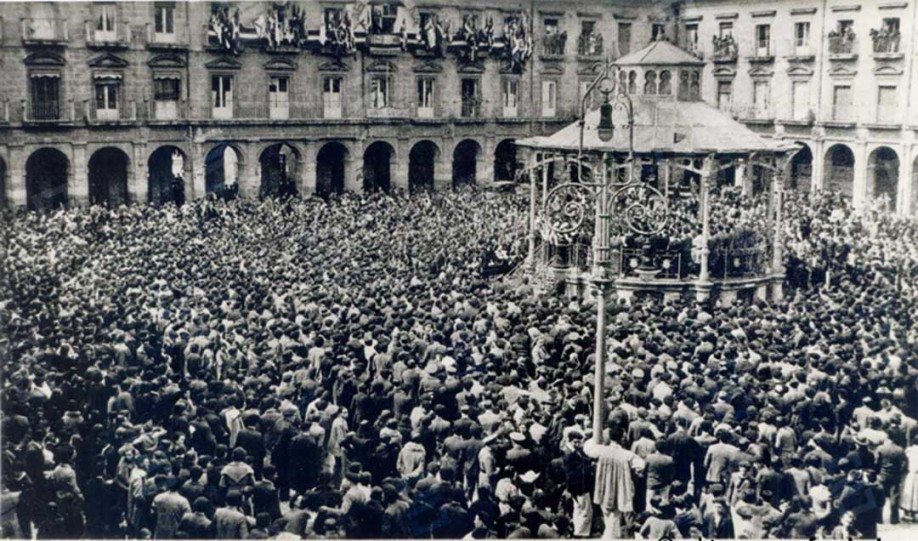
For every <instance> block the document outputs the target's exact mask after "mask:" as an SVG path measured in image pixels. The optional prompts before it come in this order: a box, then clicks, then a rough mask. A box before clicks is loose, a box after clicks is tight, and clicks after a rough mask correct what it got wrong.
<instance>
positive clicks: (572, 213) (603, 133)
mask: <svg viewBox="0 0 918 541" xmlns="http://www.w3.org/2000/svg"><path fill="white" fill-rule="evenodd" d="M599 67H600V71H599V74H598V75H597V76H596V79H594V80H593V82H592V83H591V84H590V86H589V87H587V90H586V92H585V93H584V95H583V98H582V100H581V103H580V120H579V127H580V141H579V145H578V148H577V173H578V174H577V177H578V178H577V180H578V182H566V183H564V184H561V185H559V186H556V187H555V188H553V189H552V190H551V192H550V193H549V194H548V195H547V197H546V198H545V203H544V207H545V208H544V209H543V215H544V216H545V221H546V225H547V228H548V230H549V232H550V233H552V234H556V235H569V234H572V233H574V232H576V231H578V230H579V229H580V228H581V227H582V226H583V224H584V222H585V221H586V217H587V213H588V212H589V210H588V209H589V205H590V202H589V201H588V199H589V198H591V197H592V198H593V205H594V209H593V212H594V214H595V220H594V228H593V246H592V250H593V264H592V267H591V272H590V281H591V283H592V285H593V288H594V290H595V291H596V301H597V302H596V349H595V352H594V356H595V365H594V372H593V378H594V384H593V438H594V439H595V440H596V441H598V442H602V439H601V438H602V430H603V424H604V419H605V416H604V412H603V409H604V401H605V400H604V399H605V396H604V395H605V392H604V387H605V370H606V349H607V348H606V297H607V296H608V294H609V290H610V289H611V287H612V285H613V283H614V282H613V280H612V278H611V277H610V276H608V273H607V272H606V267H607V266H608V263H609V254H610V252H611V242H610V225H611V223H610V219H611V218H612V216H613V215H614V216H615V218H616V220H617V222H618V223H621V224H622V225H624V226H625V227H626V228H627V229H628V230H630V231H631V232H633V233H636V234H640V235H652V234H655V233H658V232H659V231H661V230H662V229H663V228H664V227H665V226H666V220H667V218H668V217H667V216H666V215H665V214H664V215H662V216H659V215H658V213H657V212H656V211H657V210H659V208H660V207H661V205H660V204H661V203H662V206H665V198H664V197H663V195H662V194H661V193H660V192H659V191H657V190H656V189H655V188H653V187H652V186H645V185H644V184H643V183H641V182H635V181H634V178H633V162H634V104H633V102H632V100H631V97H630V96H629V95H628V94H626V93H625V92H624V91H623V90H624V89H619V91H618V92H616V81H617V80H618V77H617V76H615V74H617V72H618V68H617V67H616V66H614V65H613V64H612V62H611V61H610V60H606V61H605V62H604V63H603V64H600V65H599ZM597 89H599V91H600V92H601V93H602V94H603V103H602V106H601V107H600V122H599V125H598V126H597V133H598V136H599V139H600V140H601V141H602V142H604V143H605V142H609V141H611V140H612V137H613V136H614V133H615V126H614V122H613V118H612V114H613V112H614V111H615V110H616V109H621V110H623V111H624V112H625V113H626V114H627V124H626V127H627V128H628V153H627V159H626V161H625V163H624V165H621V166H618V167H617V168H621V167H625V168H627V169H628V175H627V180H626V181H625V182H624V183H617V182H615V181H614V178H613V175H612V174H611V172H610V171H609V170H608V168H605V167H604V168H603V171H602V174H601V178H600V179H599V181H598V182H597V181H596V179H593V181H592V182H584V179H583V153H584V134H585V130H586V104H587V100H588V99H589V97H590V95H591V94H592V93H593V92H594V91H595V90H597ZM610 95H613V97H612V99H610ZM608 153H611V151H609V152H608Z"/></svg>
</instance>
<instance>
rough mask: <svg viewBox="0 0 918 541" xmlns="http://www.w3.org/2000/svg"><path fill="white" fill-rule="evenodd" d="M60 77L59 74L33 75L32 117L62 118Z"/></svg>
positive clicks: (43, 118)
mask: <svg viewBox="0 0 918 541" xmlns="http://www.w3.org/2000/svg"><path fill="white" fill-rule="evenodd" d="M60 81H61V80H60V77H59V76H57V75H50V74H49V75H32V77H31V84H32V89H31V90H32V107H31V109H32V118H33V119H35V120H57V119H59V118H60Z"/></svg>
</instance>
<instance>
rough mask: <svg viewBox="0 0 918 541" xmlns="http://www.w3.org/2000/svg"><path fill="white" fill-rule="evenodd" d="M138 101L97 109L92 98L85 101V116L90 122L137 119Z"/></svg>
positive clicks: (99, 122)
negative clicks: (114, 107)
mask: <svg viewBox="0 0 918 541" xmlns="http://www.w3.org/2000/svg"><path fill="white" fill-rule="evenodd" d="M137 111H138V107H137V101H136V100H131V101H130V102H129V103H127V104H126V106H124V105H120V106H119V107H118V108H117V109H97V108H96V107H94V104H93V102H92V101H90V100H85V101H84V102H83V117H84V118H85V119H86V122H88V123H89V124H122V123H129V122H136V121H137Z"/></svg>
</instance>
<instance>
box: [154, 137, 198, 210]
mask: <svg viewBox="0 0 918 541" xmlns="http://www.w3.org/2000/svg"><path fill="white" fill-rule="evenodd" d="M147 168H148V171H149V178H148V184H147V201H149V203H150V204H151V205H165V204H166V203H173V202H174V203H178V204H181V203H184V202H185V197H186V194H185V192H186V186H185V179H189V178H191V164H190V163H189V161H188V159H187V158H186V157H185V153H184V152H182V150H181V149H179V148H178V147H175V146H171V145H167V146H163V147H159V148H157V149H156V150H155V151H153V153H152V154H150V159H149V161H148V162H147Z"/></svg>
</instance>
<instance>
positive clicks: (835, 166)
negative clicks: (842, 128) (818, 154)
mask: <svg viewBox="0 0 918 541" xmlns="http://www.w3.org/2000/svg"><path fill="white" fill-rule="evenodd" d="M823 171H825V173H824V175H825V178H824V180H823V186H825V187H826V190H828V191H830V192H836V193H840V194H841V195H842V196H844V197H846V198H849V199H851V198H853V197H854V152H853V151H852V150H851V148H850V147H848V145H845V144H842V143H838V144H835V145H832V146H831V147H829V149H828V150H826V154H825V161H824V167H823Z"/></svg>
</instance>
